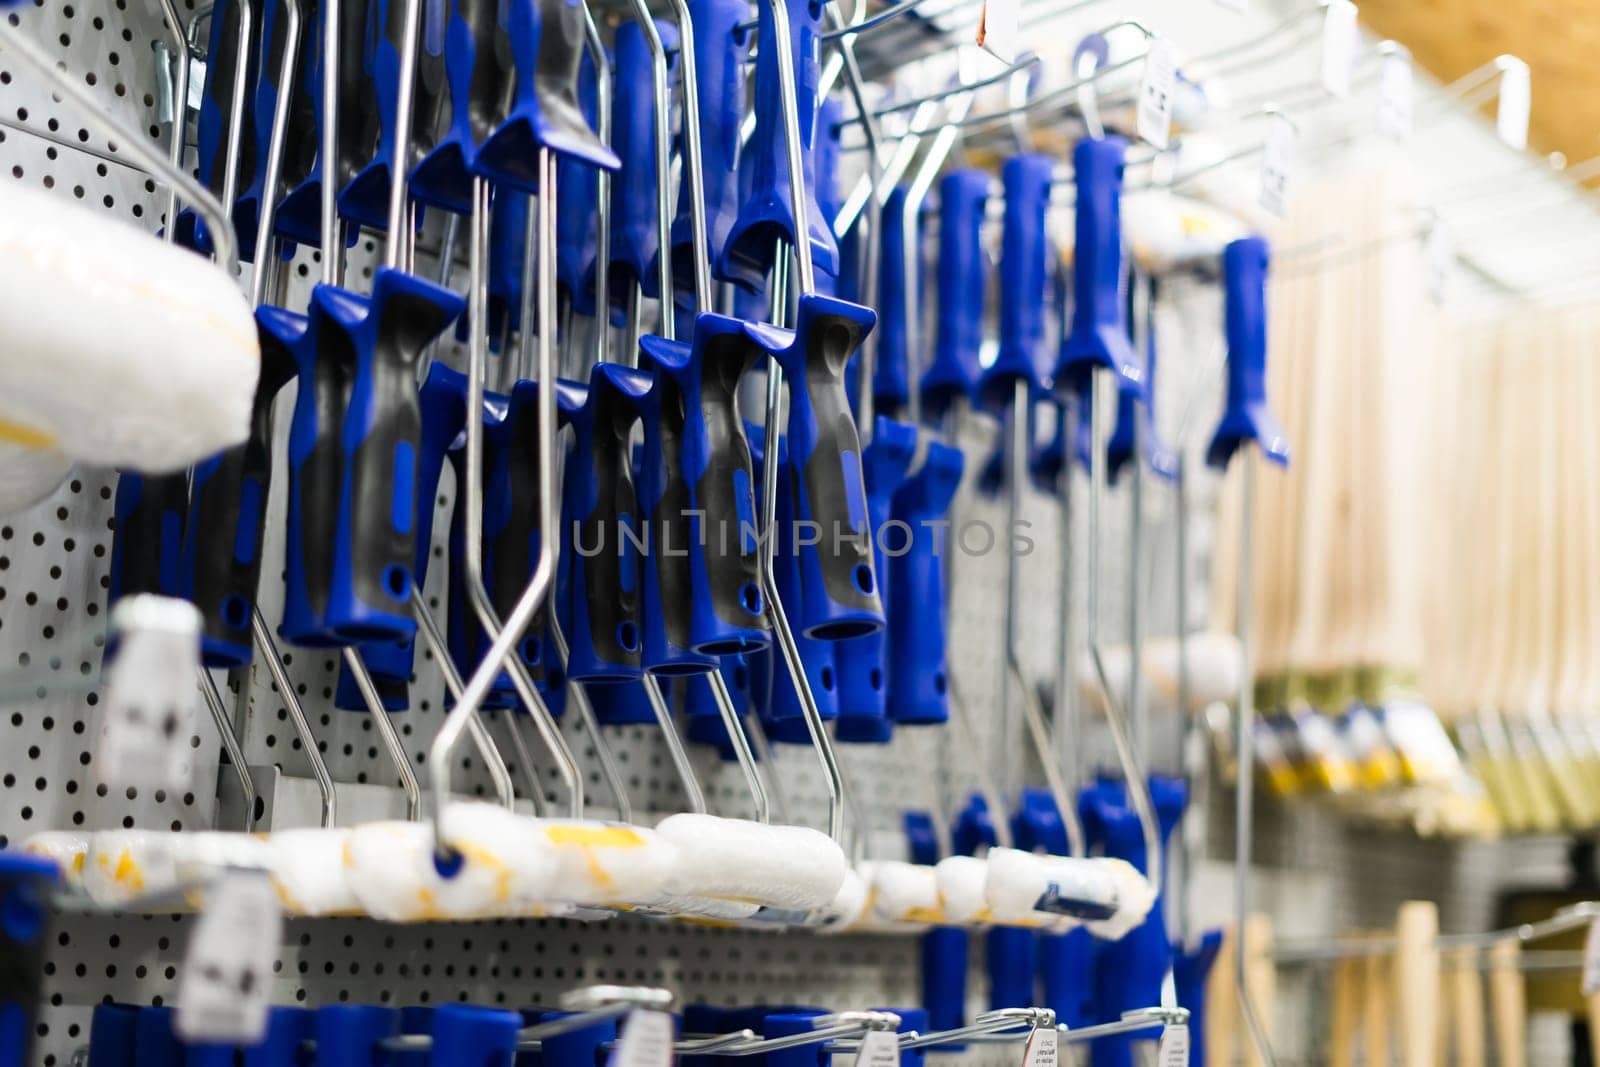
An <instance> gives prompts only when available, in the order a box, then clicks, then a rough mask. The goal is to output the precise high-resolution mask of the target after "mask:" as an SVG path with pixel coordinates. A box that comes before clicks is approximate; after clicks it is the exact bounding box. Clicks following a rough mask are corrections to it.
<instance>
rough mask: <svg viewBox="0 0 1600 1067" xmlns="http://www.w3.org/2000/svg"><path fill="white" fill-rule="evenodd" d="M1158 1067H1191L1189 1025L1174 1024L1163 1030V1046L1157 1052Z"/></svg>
mask: <svg viewBox="0 0 1600 1067" xmlns="http://www.w3.org/2000/svg"><path fill="white" fill-rule="evenodd" d="M1156 1067H1189V1024H1188V1023H1173V1024H1172V1025H1171V1026H1164V1027H1162V1028H1161V1046H1160V1048H1158V1049H1157V1051H1156Z"/></svg>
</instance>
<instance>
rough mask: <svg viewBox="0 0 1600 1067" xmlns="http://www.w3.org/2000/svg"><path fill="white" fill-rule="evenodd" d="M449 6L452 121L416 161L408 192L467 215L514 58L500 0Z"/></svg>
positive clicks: (465, 0)
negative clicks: (481, 154) (506, 46)
mask: <svg viewBox="0 0 1600 1067" xmlns="http://www.w3.org/2000/svg"><path fill="white" fill-rule="evenodd" d="M434 2H435V3H441V2H445V0H434ZM448 7H449V11H448V17H447V19H446V21H445V25H444V41H443V45H444V49H443V50H444V77H445V80H446V82H447V83H448V89H449V97H450V116H449V122H448V124H447V125H446V127H445V129H444V132H443V134H442V135H441V136H440V137H439V139H438V142H437V143H436V144H435V145H434V146H433V147H432V149H431V150H430V151H428V152H427V153H426V154H425V155H423V156H422V158H421V159H420V160H418V161H416V163H415V164H414V165H413V167H412V169H411V176H410V187H409V191H410V194H411V197H412V199H414V200H416V201H418V202H419V203H423V204H429V205H432V206H434V207H438V208H442V209H444V210H445V211H451V212H454V213H455V214H457V215H466V214H469V213H471V211H472V178H473V168H474V165H475V163H476V162H477V157H478V150H479V148H480V147H481V146H482V145H483V142H484V140H485V139H486V138H487V137H488V136H489V134H490V132H491V130H492V128H493V123H494V121H495V119H496V118H497V117H498V116H499V114H500V108H501V96H502V94H503V93H504V91H505V89H506V86H507V85H508V84H509V82H510V80H511V70H510V62H511V57H510V55H509V54H507V53H506V52H505V50H504V48H503V47H502V45H503V44H504V43H505V38H504V36H503V33H502V31H503V29H504V27H503V26H502V25H501V22H500V19H501V17H502V14H501V12H502V7H501V5H500V4H499V3H498V2H497V0H448ZM426 37H427V35H425V39H426ZM496 213H497V214H498V212H496Z"/></svg>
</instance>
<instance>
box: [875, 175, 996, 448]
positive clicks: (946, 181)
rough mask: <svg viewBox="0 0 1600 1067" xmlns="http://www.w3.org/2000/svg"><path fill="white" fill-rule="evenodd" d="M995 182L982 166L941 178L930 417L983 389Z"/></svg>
mask: <svg viewBox="0 0 1600 1067" xmlns="http://www.w3.org/2000/svg"><path fill="white" fill-rule="evenodd" d="M989 182H990V178H989V175H988V174H987V173H985V172H984V171H981V170H958V171H952V172H951V173H949V174H946V175H945V176H944V177H943V178H942V179H940V181H939V309H938V314H939V325H938V331H937V334H936V336H935V339H934V348H933V361H932V362H931V363H930V364H929V365H928V369H927V370H926V371H925V372H923V375H922V381H921V383H920V388H921V389H922V410H923V414H924V415H926V416H927V417H928V418H930V419H937V418H940V417H941V416H943V415H944V414H945V412H947V411H949V410H950V407H951V405H952V404H954V403H955V402H956V401H957V400H966V401H971V400H972V399H973V397H974V395H975V394H976V392H977V388H978V377H979V375H980V373H981V368H980V366H979V363H978V350H979V348H980V347H981V345H982V343H983V309H984V299H985V296H986V290H987V286H988V278H989V268H988V263H987V261H986V257H985V255H984V251H983V217H984V212H985V210H986V209H987V207H988V205H989ZM880 358H881V357H880Z"/></svg>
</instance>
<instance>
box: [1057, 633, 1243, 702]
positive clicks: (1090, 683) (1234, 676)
mask: <svg viewBox="0 0 1600 1067" xmlns="http://www.w3.org/2000/svg"><path fill="white" fill-rule="evenodd" d="M1188 644H1189V647H1188V659H1189V707H1188V708H1187V709H1185V710H1187V711H1188V712H1189V713H1191V714H1193V713H1195V712H1199V711H1204V710H1205V709H1206V708H1207V707H1208V706H1210V705H1212V704H1215V703H1217V702H1219V701H1222V702H1226V701H1229V700H1232V699H1233V698H1234V697H1236V696H1238V694H1239V663H1240V653H1239V639H1238V638H1237V637H1235V636H1234V635H1233V634H1220V633H1210V632H1206V633H1197V634H1192V635H1190V637H1189V642H1188ZM1100 655H1101V659H1102V662H1104V663H1105V668H1106V677H1107V679H1108V680H1109V681H1110V683H1111V688H1112V690H1113V692H1114V693H1115V694H1116V697H1117V701H1118V702H1119V704H1121V705H1123V706H1126V699H1127V694H1128V671H1129V666H1128V646H1127V645H1111V646H1108V647H1105V648H1102V649H1101V650H1100ZM1140 673H1141V674H1142V675H1143V676H1144V682H1145V692H1146V693H1148V694H1149V699H1150V706H1151V710H1152V711H1154V712H1157V713H1160V712H1169V711H1174V710H1177V707H1178V642H1177V640H1176V639H1175V638H1172V637H1157V638H1152V639H1151V640H1149V641H1146V642H1145V643H1144V658H1143V660H1142V668H1141V671H1140ZM1078 689H1079V692H1080V693H1081V694H1082V695H1083V698H1084V700H1085V701H1087V702H1088V706H1089V707H1091V708H1093V709H1095V710H1096V711H1098V712H1100V713H1101V714H1104V713H1105V699H1104V697H1103V695H1102V693H1101V690H1100V680H1099V678H1098V677H1097V676H1096V674H1095V669H1094V661H1093V660H1092V659H1090V658H1089V656H1088V655H1087V654H1085V656H1084V658H1083V660H1082V662H1081V663H1080V664H1079V666H1078Z"/></svg>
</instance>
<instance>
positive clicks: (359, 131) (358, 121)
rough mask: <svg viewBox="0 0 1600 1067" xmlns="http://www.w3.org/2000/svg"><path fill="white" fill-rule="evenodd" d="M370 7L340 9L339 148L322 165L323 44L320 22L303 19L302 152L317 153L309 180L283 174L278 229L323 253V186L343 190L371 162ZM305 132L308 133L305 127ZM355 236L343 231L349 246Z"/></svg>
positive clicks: (351, 230)
mask: <svg viewBox="0 0 1600 1067" xmlns="http://www.w3.org/2000/svg"><path fill="white" fill-rule="evenodd" d="M321 2H328V0H319V3H321ZM366 24H367V6H366V4H364V3H352V4H342V5H341V6H340V9H339V103H338V108H339V114H338V122H339V147H338V152H337V153H336V158H334V159H332V160H328V159H324V158H323V153H322V125H323V120H324V117H325V116H324V108H323V93H322V58H321V56H322V43H321V40H320V38H321V20H320V19H316V20H312V19H309V18H307V17H305V16H302V22H301V25H302V26H303V27H304V29H305V33H306V38H307V42H308V47H309V50H308V52H307V58H311V57H313V56H314V57H315V61H314V62H309V63H302V64H301V69H302V71H303V76H302V77H301V79H300V87H299V93H300V96H301V97H302V98H304V99H306V100H308V101H309V102H310V104H311V107H310V117H311V119H312V122H311V128H310V129H309V130H307V131H306V135H305V136H304V139H303V140H302V141H301V144H303V145H304V149H302V151H305V152H308V153H309V152H314V155H312V156H311V159H312V163H311V167H310V169H309V171H307V173H306V175H305V177H304V178H303V179H301V180H300V181H299V182H298V183H294V184H290V182H291V179H292V175H293V173H294V172H293V171H289V170H286V171H285V184H286V185H287V186H288V189H289V191H288V193H287V194H285V196H284V198H283V202H282V203H280V204H279V205H278V215H277V221H276V224H275V225H276V227H277V231H278V234H279V235H280V236H282V237H284V238H286V239H287V240H290V241H295V242H298V243H300V244H304V245H308V246H310V247H311V248H321V247H322V183H323V181H324V180H329V181H332V182H333V183H334V188H335V189H338V190H343V189H344V188H345V187H346V186H348V185H349V183H350V180H351V179H352V178H354V177H355V174H356V170H357V169H358V168H359V167H360V166H361V165H362V163H363V162H364V161H365V160H367V159H368V158H370V154H371V145H370V142H369V141H368V137H369V132H368V129H367V120H366V114H365V113H364V112H363V110H362V104H363V101H366V100H367V99H368V97H367V96H366V86H367V74H366V66H367V53H366V47H365V45H366V40H367V34H366V28H367V25H366ZM302 129H304V127H302ZM356 238H357V232H356V230H355V229H354V228H353V227H345V228H344V234H343V239H344V242H345V245H346V246H347V247H348V246H351V245H354V244H355V241H356Z"/></svg>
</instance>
